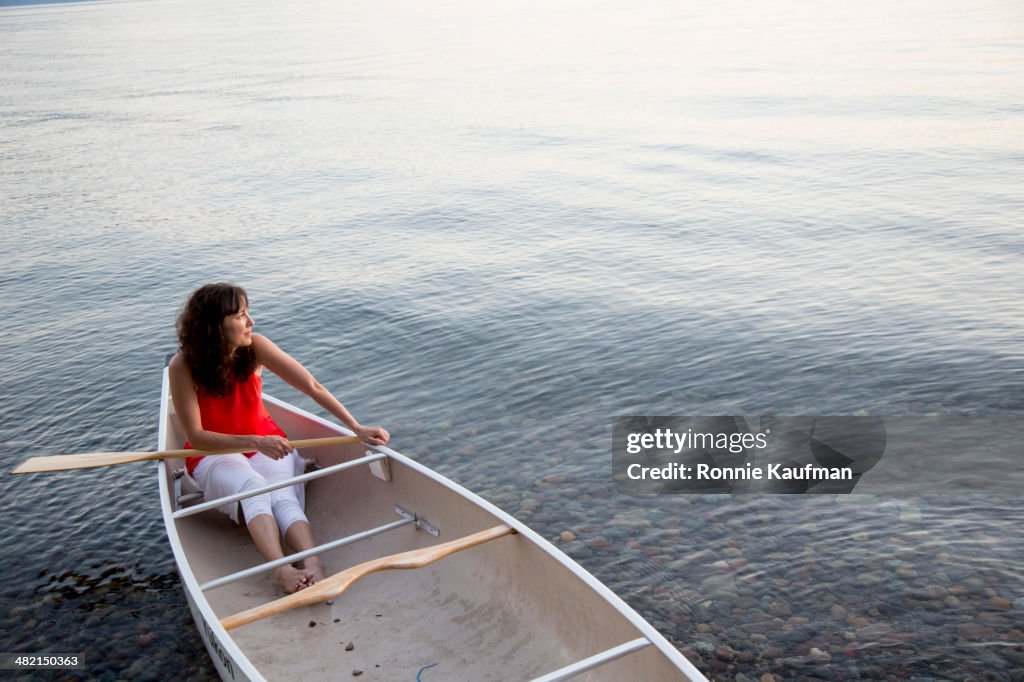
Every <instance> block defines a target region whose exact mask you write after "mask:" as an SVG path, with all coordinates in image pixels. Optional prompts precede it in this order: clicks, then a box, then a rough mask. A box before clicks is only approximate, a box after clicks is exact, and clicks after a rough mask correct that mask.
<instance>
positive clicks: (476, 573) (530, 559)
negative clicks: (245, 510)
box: [160, 391, 704, 680]
mask: <svg viewBox="0 0 1024 682" xmlns="http://www.w3.org/2000/svg"><path fill="white" fill-rule="evenodd" d="M165 394H166V391H165ZM165 397H166V396H165ZM265 400H266V403H267V407H268V409H269V410H270V411H271V413H272V415H273V416H274V419H275V420H276V421H277V422H278V424H280V425H281V427H282V428H283V429H284V430H285V432H287V433H288V434H289V436H290V437H292V438H317V437H323V436H332V435H338V434H339V433H344V431H343V430H341V429H340V428H339V427H337V426H335V425H333V424H330V423H329V422H327V421H325V420H322V419H320V418H318V417H316V416H314V415H311V414H309V413H306V412H303V411H302V410H299V409H297V408H294V407H292V406H290V405H288V404H286V403H283V402H281V401H277V400H275V399H273V398H270V397H266V398H265ZM170 410H171V406H170V405H169V404H167V405H165V408H164V412H163V417H162V420H161V443H160V446H161V448H162V449H167V448H169V447H173V446H175V445H176V443H177V441H178V440H180V439H181V434H180V432H179V431H178V427H177V424H176V420H175V419H174V417H173V414H172V413H171V412H170ZM367 450H368V446H365V445H362V444H354V445H343V446H336V447H331V448H317V449H316V450H310V451H307V452H304V453H303V454H304V456H307V457H308V456H311V455H312V456H315V458H316V461H317V463H318V464H319V465H320V466H321V467H329V466H332V465H335V464H338V463H341V462H346V461H350V460H353V459H357V458H359V457H362V456H364V455H365V454H366V452H367ZM373 450H377V451H378V452H384V453H386V454H387V473H388V475H387V476H385V477H384V478H387V479H388V480H384V478H382V477H381V476H378V475H375V473H374V472H373V471H371V468H370V467H369V466H367V465H361V466H359V467H356V468H352V469H349V470H347V471H344V472H341V473H336V474H332V475H330V476H325V477H323V478H319V479H316V480H314V481H311V482H310V483H308V484H307V491H306V495H307V503H306V512H307V515H308V516H309V518H310V522H311V525H312V526H313V529H314V533H315V536H316V538H317V540H318V541H321V542H323V541H326V540H331V539H334V538H343V537H347V536H349V535H352V534H354V533H359V532H361V531H364V530H366V529H367V528H377V527H380V526H382V525H386V524H393V523H395V522H396V520H401V519H402V516H400V515H399V514H398V513H396V507H400V508H401V509H403V510H407V511H408V512H411V513H412V514H415V515H418V517H419V518H420V519H423V520H425V521H426V522H427V526H429V527H433V528H436V529H438V530H439V536H437V537H435V536H434V535H432V534H431V533H429V532H428V531H427V530H423V529H420V528H417V526H416V525H415V524H413V523H407V524H406V525H404V526H401V527H399V528H395V529H392V530H389V531H387V532H384V533H381V534H379V535H376V536H374V537H371V538H368V539H364V540H360V541H359V542H355V543H352V544H350V545H347V546H345V547H341V548H339V549H335V550H331V551H326V552H323V553H322V554H321V555H320V556H321V558H322V559H323V560H324V562H325V564H326V565H327V568H328V572H336V571H339V570H341V569H344V568H347V567H349V566H353V565H356V564H359V563H362V562H364V561H369V560H372V559H376V558H378V557H381V556H386V555H390V554H395V553H399V552H404V551H407V550H410V549H419V548H423V547H428V546H432V545H435V544H439V543H441V542H446V541H449V540H452V539H455V538H459V537H463V536H466V535H469V534H472V533H475V532H477V531H480V530H483V529H484V528H490V527H493V526H495V525H499V524H506V525H509V526H510V527H512V528H514V529H515V530H516V531H517V534H515V535H510V536H506V537H502V538H498V539H496V540H492V541H490V542H488V543H486V544H484V545H480V546H477V547H473V548H472V549H468V550H465V551H463V552H460V553H458V554H456V555H452V556H450V557H446V558H445V559H442V560H441V561H438V562H437V563H435V564H432V565H430V566H427V567H424V568H421V569H416V570H410V571H405V570H403V571H385V572H380V573H375V574H373V575H370V576H367V577H365V578H363V579H361V580H360V581H358V582H357V583H355V584H353V586H352V587H351V588H349V590H348V591H347V592H345V594H344V595H342V596H341V597H339V598H338V599H337V600H336V601H335V603H334V604H333V605H328V604H318V605H314V606H309V607H303V608H300V609H296V610H294V611H290V612H286V613H283V614H280V615H277V616H273V617H271V618H268V619H266V620H264V621H258V622H256V623H252V624H249V625H245V626H242V627H239V628H237V629H234V630H232V631H231V632H230V633H228V632H227V631H225V630H224V629H223V627H221V625H220V623H219V621H218V618H222V617H225V616H228V615H231V614H233V613H237V612H240V611H244V610H246V609H248V608H251V607H253V606H256V605H258V604H261V603H266V602H269V601H272V600H273V599H276V598H278V597H280V596H281V593H280V591H279V589H278V588H277V587H276V586H275V585H274V584H273V582H272V580H271V579H270V577H269V576H268V575H267V574H264V575H261V576H257V577H253V578H246V579H244V580H241V581H238V582H234V583H231V584H227V585H224V586H223V587H217V588H215V589H210V590H207V591H206V592H205V593H204V592H203V591H202V590H201V589H200V587H199V586H200V584H202V583H204V582H206V581H209V580H213V579H215V578H219V577H221V576H223V575H227V574H230V573H232V572H234V571H238V570H242V569H245V568H247V567H249V566H252V565H255V564H258V563H261V562H262V559H261V558H260V556H259V554H258V552H257V551H256V548H255V546H254V545H253V543H252V541H251V539H250V538H249V537H248V533H247V532H246V531H245V530H244V529H243V528H235V527H232V525H231V523H230V521H228V519H227V517H225V516H223V515H220V514H218V513H217V512H215V511H208V512H203V513H201V514H199V515H196V516H190V517H185V518H178V519H175V518H173V516H172V511H173V505H172V501H173V496H174V493H173V490H174V485H173V484H174V479H173V476H172V473H171V472H172V471H173V469H174V468H175V467H176V466H178V467H180V466H181V465H182V463H181V462H180V461H169V462H166V463H161V465H160V472H161V473H160V480H161V495H162V503H163V505H164V518H165V524H166V525H167V528H168V536H169V538H171V543H172V546H174V548H175V557H176V559H177V560H178V566H179V571H180V573H181V575H182V581H183V583H184V585H185V588H186V592H187V594H188V598H189V606H190V608H191V609H192V613H193V616H194V617H195V619H196V623H197V626H198V627H199V629H200V632H201V634H202V636H203V640H204V643H205V644H206V646H207V649H208V650H209V651H210V655H211V659H212V660H213V662H214V664H215V665H216V666H217V670H218V673H219V674H220V675H221V677H222V678H223V679H225V680H242V679H264V678H266V679H283V678H285V677H290V678H296V677H303V678H314V679H316V678H320V679H328V678H336V677H337V675H338V674H339V673H341V674H343V675H344V676H348V675H349V674H351V673H353V672H356V671H361V678H360V679H363V680H394V679H415V678H416V675H417V673H418V672H419V671H420V670H421V669H423V668H424V667H425V666H430V665H433V664H435V663H436V664H437V667H436V668H435V669H434V670H433V672H434V673H435V674H436V675H437V679H446V680H462V679H464V680H508V679H523V680H526V679H533V678H534V677H539V676H541V675H543V674H546V673H549V672H551V671H552V670H557V669H559V668H561V667H563V666H565V665H566V664H569V663H572V662H574V661H578V660H580V659H583V658H586V657H587V656H590V655H593V654H595V653H597V652H601V651H605V650H608V649H609V648H612V647H615V646H617V645H620V644H622V643H624V642H628V641H632V640H635V639H636V638H638V637H645V638H647V639H648V640H650V642H651V645H650V646H647V647H646V648H645V649H643V650H641V651H638V652H635V653H631V654H629V655H628V656H625V657H623V658H620V659H618V660H614V661H612V662H609V663H605V664H604V665H602V666H600V667H599V668H595V669H594V670H592V671H590V672H588V673H584V674H583V675H581V676H579V677H578V678H574V679H581V680H586V679H591V680H621V679H644V680H687V679H690V680H701V679H704V678H703V677H702V676H701V675H700V673H699V672H698V671H697V670H696V669H695V668H693V666H692V665H691V664H690V663H689V662H688V661H687V660H686V659H685V658H683V657H682V655H681V654H680V653H679V652H678V650H676V649H675V648H674V647H672V646H671V645H670V644H669V643H668V642H667V641H666V640H665V639H664V638H663V637H662V636H661V635H660V634H659V633H658V632H657V631H656V630H654V628H653V627H651V626H650V625H649V624H648V623H646V621H644V620H643V619H642V618H640V616H639V615H637V614H636V613H635V612H633V611H632V609H630V608H629V607H628V606H627V605H626V604H624V603H623V602H622V601H621V600H620V599H619V598H618V597H617V596H615V595H614V594H613V593H611V591H610V590H608V588H607V587H605V586H604V585H603V584H601V583H600V582H599V581H597V580H596V579H595V578H594V577H593V576H591V575H590V574H589V573H587V572H586V571H585V570H584V569H582V568H581V567H580V566H579V565H577V564H576V563H575V562H573V561H572V560H571V559H569V558H568V557H566V556H565V555H564V554H563V553H561V552H560V551H558V550H557V549H556V548H555V547H553V546H552V545H551V544H550V543H549V542H547V541H546V540H544V539H543V538H540V537H539V536H537V535H536V533H534V532H533V531H532V530H530V529H529V528H527V527H526V526H524V525H523V524H522V523H520V522H518V521H517V520H516V519H514V518H512V517H510V516H509V515H507V514H505V513H504V512H502V511H501V510H500V509H498V508H496V507H494V506H493V505H491V504H489V503H487V502H486V501H484V500H482V499H481V498H479V497H477V496H476V495H474V494H473V493H470V492H469V491H467V490H465V489H464V488H462V487H461V486H458V485H457V484H455V483H453V482H452V481H450V480H448V479H446V478H444V477H442V476H440V475H438V474H436V473H435V472H433V471H431V470H429V469H427V468H426V467H424V466H422V465H420V464H418V463H417V462H415V461H413V460H410V459H408V458H406V457H404V456H402V455H400V454H399V453H396V452H393V451H391V450H389V449H387V448H373ZM377 473H380V472H377ZM165 493H166V495H167V497H166V499H165V498H164V494H165ZM350 644H351V645H352V647H351V648H347V647H348V645H350ZM428 674H429V673H424V675H428ZM427 679H429V678H427Z"/></svg>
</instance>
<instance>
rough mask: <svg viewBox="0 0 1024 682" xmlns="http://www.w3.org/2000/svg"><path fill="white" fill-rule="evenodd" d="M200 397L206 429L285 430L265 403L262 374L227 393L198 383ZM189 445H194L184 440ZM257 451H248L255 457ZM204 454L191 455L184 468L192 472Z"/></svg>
mask: <svg viewBox="0 0 1024 682" xmlns="http://www.w3.org/2000/svg"><path fill="white" fill-rule="evenodd" d="M196 395H197V397H198V398H199V417H200V419H201V420H202V423H203V429H204V430H205V431H213V432H214V433H226V434H229V435H232V436H281V437H282V438H287V437H288V436H287V435H285V432H284V431H282V430H281V427H280V426H278V425H277V423H276V422H275V421H274V419H273V417H271V416H270V413H269V412H267V408H266V406H265V405H264V404H263V378H262V377H261V376H260V375H258V374H256V372H253V373H252V374H250V375H249V378H248V379H245V380H243V381H238V382H236V383H235V384H234V386H232V387H231V391H230V392H229V393H228V394H227V395H213V394H211V393H208V392H207V391H206V390H205V389H204V388H202V387H201V386H197V387H196ZM185 447H186V448H191V447H192V446H191V445H190V444H189V443H185ZM255 454H256V453H255V452H246V453H245V455H246V457H252V456H253V455H255ZM201 459H202V457H201V456H200V457H188V458H186V459H185V468H186V469H188V473H189V474H191V473H192V472H193V471H195V468H196V465H197V464H199V460H201Z"/></svg>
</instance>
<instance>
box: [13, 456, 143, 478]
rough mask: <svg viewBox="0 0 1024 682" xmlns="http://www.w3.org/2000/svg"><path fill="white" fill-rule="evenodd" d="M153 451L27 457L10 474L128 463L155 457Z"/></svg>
mask: <svg viewBox="0 0 1024 682" xmlns="http://www.w3.org/2000/svg"><path fill="white" fill-rule="evenodd" d="M155 454H158V453H154V452H89V453H85V454H81V455H53V456H49V457H29V458H28V459H26V460H25V461H24V462H22V463H21V464H19V465H18V466H17V467H16V468H15V469H14V470H13V471H12V472H11V473H12V474H38V473H42V472H45V471H67V470H69V469H91V468H93V467H105V466H110V465H112V464H128V463H130V462H144V461H146V460H148V459H155V458H154V457H153V455H155Z"/></svg>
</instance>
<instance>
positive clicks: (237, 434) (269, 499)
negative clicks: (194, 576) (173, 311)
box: [169, 284, 390, 592]
mask: <svg viewBox="0 0 1024 682" xmlns="http://www.w3.org/2000/svg"><path fill="white" fill-rule="evenodd" d="M253 324H254V322H253V319H252V317H251V316H250V315H249V297H248V295H247V294H246V293H245V290H244V289H242V288H241V287H236V286H233V285H230V284H207V285H205V286H203V287H200V288H199V289H197V290H196V291H195V292H193V293H192V295H191V296H190V297H189V299H188V302H187V303H186V304H185V308H184V310H183V311H182V312H181V314H180V315H179V317H178V343H179V349H178V352H177V354H175V356H174V357H173V358H172V359H171V362H170V364H169V372H170V381H171V395H172V397H173V400H174V410H175V412H176V413H177V415H178V420H179V421H180V422H181V426H182V429H183V430H184V431H185V435H186V437H187V438H188V443H187V444H186V447H193V448H197V449H200V450H221V449H228V448H238V451H239V452H238V454H232V455H215V456H209V457H189V458H188V459H187V460H186V467H187V469H188V471H189V473H190V474H192V476H193V477H194V478H195V479H196V481H197V482H198V483H199V485H200V487H202V489H203V492H204V494H205V496H206V498H207V499H218V498H221V497H224V496H226V495H231V494H234V493H237V492H241V491H244V490H252V489H253V488H258V487H261V486H264V485H266V484H268V483H273V482H275V481H281V480H284V479H286V478H290V477H292V476H294V475H296V474H299V473H302V470H303V468H304V467H305V461H304V460H303V459H302V458H301V457H299V455H298V453H297V452H296V451H295V450H294V449H293V448H292V446H291V445H290V444H289V443H288V437H287V435H286V434H285V433H284V431H282V430H281V428H280V427H278V425H277V424H276V423H274V420H273V418H272V417H271V416H270V414H269V413H268V412H267V409H266V407H265V406H264V404H263V398H262V386H263V381H262V372H263V368H264V367H265V368H267V369H269V370H270V371H271V372H273V373H274V374H276V375H277V376H279V377H281V378H282V379H283V380H284V381H285V382H287V383H288V384H290V385H292V386H293V387H295V388H296V389H298V390H300V391H302V392H303V393H305V394H306V395H308V396H309V397H311V398H312V399H313V400H315V401H316V402H317V403H318V404H319V405H320V406H321V407H323V408H324V409H325V410H327V411H328V412H330V413H331V414H332V415H334V416H335V417H336V418H337V419H338V420H339V421H341V422H342V423H343V424H345V426H347V427H348V428H349V429H351V430H352V431H353V432H354V433H355V434H356V435H357V436H359V437H360V438H362V439H363V441H364V442H366V443H370V444H373V445H383V444H384V443H387V442H388V439H389V438H390V436H389V434H388V432H387V431H386V430H385V429H383V428H381V427H380V426H363V425H362V424H360V423H359V422H358V421H356V420H355V418H354V417H353V416H352V415H351V414H350V413H349V411H348V410H346V409H345V406H344V405H342V404H341V403H340V402H338V400H337V399H336V398H335V397H334V396H333V395H331V392H330V391H328V390H327V389H326V388H324V387H323V386H321V385H320V384H319V383H318V382H317V380H316V379H314V378H313V375H312V374H310V373H309V371H308V370H307V369H306V368H305V367H303V366H302V365H301V364H299V362H298V361H296V360H294V359H293V358H292V357H290V356H289V355H288V354H287V353H285V352H284V351H283V350H281V349H280V348H278V347H277V346H276V345H274V343H273V342H272V341H271V340H270V339H268V338H266V337H265V336H261V335H260V334H254V333H253V332H252V328H253ZM241 507H242V513H243V515H244V521H245V524H246V526H247V527H248V529H249V534H250V535H252V538H253V540H254V541H255V542H256V546H257V547H258V548H259V550H260V552H261V553H262V554H263V556H265V557H266V558H267V560H268V561H272V560H274V559H280V558H282V557H283V556H284V552H283V550H282V548H281V536H282V535H283V536H284V538H285V540H286V541H287V543H288V545H289V546H290V547H291V548H292V549H293V550H295V551H296V552H301V551H304V550H307V549H312V548H313V547H314V543H313V533H312V530H311V529H310V527H309V520H308V519H307V518H306V515H305V512H304V487H303V485H302V484H297V485H292V486H288V487H286V488H279V489H278V490H274V491H272V492H269V493H263V494H261V495H256V496H253V497H249V498H246V499H244V500H242V501H241ZM220 510H221V511H223V512H224V513H226V514H227V515H228V516H230V517H231V519H232V521H235V522H236V523H237V522H238V520H239V519H238V505H237V504H228V505H224V506H223V507H221V508H220ZM274 574H275V578H276V579H277V581H278V583H279V584H280V585H281V587H283V588H284V589H285V590H286V591H287V592H295V591H296V590H301V589H303V588H305V587H309V586H310V585H312V584H314V583H315V582H317V581H318V580H321V579H322V578H323V577H324V567H323V564H322V562H321V561H320V559H319V558H318V557H315V556H311V557H307V558H306V559H305V561H304V562H303V568H302V569H298V568H295V567H294V566H292V565H290V564H285V565H284V566H281V567H279V568H277V569H275V571H274Z"/></svg>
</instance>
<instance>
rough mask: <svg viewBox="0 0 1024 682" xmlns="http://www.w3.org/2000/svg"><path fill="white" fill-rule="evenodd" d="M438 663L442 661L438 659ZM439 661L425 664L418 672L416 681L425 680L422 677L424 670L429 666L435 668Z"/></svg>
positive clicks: (421, 681)
mask: <svg viewBox="0 0 1024 682" xmlns="http://www.w3.org/2000/svg"><path fill="white" fill-rule="evenodd" d="M438 663H440V661H438ZM438 663H431V664H430V665H425V666H423V667H422V668H420V671H419V672H418V673H416V682H423V680H421V679H420V675H422V674H423V671H424V670H426V669H427V668H433V667H434V666H435V665H437V664H438Z"/></svg>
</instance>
